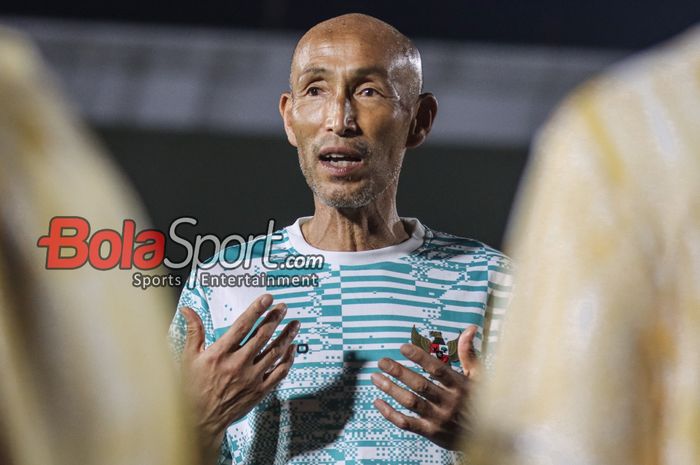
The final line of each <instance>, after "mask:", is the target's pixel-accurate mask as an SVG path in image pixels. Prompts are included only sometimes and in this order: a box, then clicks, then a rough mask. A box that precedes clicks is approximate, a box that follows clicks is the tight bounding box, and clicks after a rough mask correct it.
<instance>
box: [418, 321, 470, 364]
mask: <svg viewBox="0 0 700 465" xmlns="http://www.w3.org/2000/svg"><path fill="white" fill-rule="evenodd" d="M430 337H432V338H433V339H432V341H431V340H430V339H429V338H427V337H425V336H421V334H420V333H419V332H418V330H417V329H416V327H415V325H414V326H413V330H412V331H411V343H412V344H413V345H416V346H418V347H420V348H421V349H423V350H424V351H426V352H428V353H429V354H431V355H434V356H435V357H436V358H437V359H438V360H440V361H441V362H442V363H450V362H455V361H457V360H458V359H459V357H458V355H457V341H458V340H459V336H458V337H457V339H454V340H452V341H449V342H447V343H445V339H444V338H443V337H442V332H440V331H430Z"/></svg>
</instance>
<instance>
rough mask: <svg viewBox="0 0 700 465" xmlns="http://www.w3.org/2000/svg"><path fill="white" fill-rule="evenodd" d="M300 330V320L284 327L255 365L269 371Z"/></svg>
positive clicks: (259, 356) (257, 358)
mask: <svg viewBox="0 0 700 465" xmlns="http://www.w3.org/2000/svg"><path fill="white" fill-rule="evenodd" d="M298 332H299V320H293V321H291V322H289V323H288V324H287V326H285V327H284V329H283V330H282V332H281V333H280V334H279V335H278V336H277V337H276V338H275V340H274V341H272V342H271V343H270V344H269V345H268V346H267V347H266V348H265V350H263V351H262V352H261V353H260V355H258V356H257V357H256V359H255V362H254V363H255V365H256V366H258V367H259V369H260V370H263V371H267V370H268V368H269V367H270V366H272V364H273V363H275V362H276V361H277V359H279V358H280V357H281V356H283V355H284V354H285V353H286V351H287V347H288V346H289V344H291V343H292V341H293V340H294V338H295V337H296V335H297V333H298Z"/></svg>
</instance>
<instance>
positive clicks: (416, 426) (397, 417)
mask: <svg viewBox="0 0 700 465" xmlns="http://www.w3.org/2000/svg"><path fill="white" fill-rule="evenodd" d="M374 407H375V408H376V409H377V410H379V413H381V414H382V416H383V417H384V418H386V419H387V420H389V421H390V422H392V423H393V424H394V425H396V427H397V428H400V429H402V430H406V431H411V432H414V433H417V434H420V435H422V436H425V435H427V434H428V428H427V425H426V421H425V420H423V419H421V418H414V417H409V416H408V415H404V414H403V413H401V412H399V411H397V410H396V409H394V408H393V407H392V406H391V405H389V404H387V403H386V402H384V401H383V400H381V399H375V401H374Z"/></svg>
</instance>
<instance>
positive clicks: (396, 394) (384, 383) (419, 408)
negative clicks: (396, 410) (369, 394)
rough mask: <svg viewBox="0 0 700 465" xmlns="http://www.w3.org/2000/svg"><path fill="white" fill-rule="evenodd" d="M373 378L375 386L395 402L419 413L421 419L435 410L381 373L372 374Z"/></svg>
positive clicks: (425, 401)
mask: <svg viewBox="0 0 700 465" xmlns="http://www.w3.org/2000/svg"><path fill="white" fill-rule="evenodd" d="M371 378H372V383H374V385H375V386H377V387H378V388H379V389H381V390H382V391H383V392H385V393H386V394H388V395H390V396H391V397H393V398H394V400H396V401H397V402H398V403H399V404H401V405H403V406H404V407H406V408H407V409H409V410H410V411H412V412H414V413H417V414H418V415H420V416H421V417H428V416H429V415H430V414H431V413H432V410H433V408H432V406H431V405H430V403H429V402H428V401H427V400H425V399H423V398H422V397H418V396H417V395H415V394H414V393H412V392H411V391H408V390H406V389H404V388H402V387H401V386H399V385H397V384H396V383H394V382H392V381H391V380H390V379H389V378H387V377H386V376H383V375H381V374H379V373H372V376H371Z"/></svg>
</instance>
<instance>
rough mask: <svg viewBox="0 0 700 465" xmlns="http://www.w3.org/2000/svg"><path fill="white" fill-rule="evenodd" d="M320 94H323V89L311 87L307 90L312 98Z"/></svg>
mask: <svg viewBox="0 0 700 465" xmlns="http://www.w3.org/2000/svg"><path fill="white" fill-rule="evenodd" d="M320 93H321V89H319V88H318V87H309V88H308V89H307V90H306V94H307V95H310V96H312V97H317V96H318V95H319V94H320Z"/></svg>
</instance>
